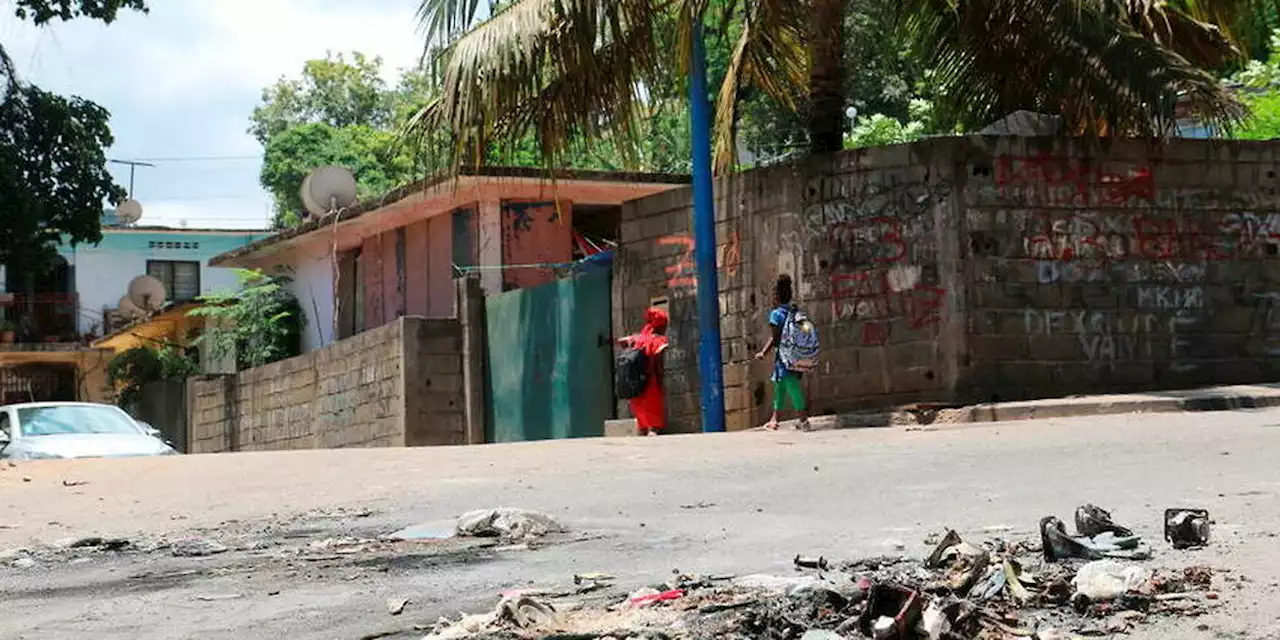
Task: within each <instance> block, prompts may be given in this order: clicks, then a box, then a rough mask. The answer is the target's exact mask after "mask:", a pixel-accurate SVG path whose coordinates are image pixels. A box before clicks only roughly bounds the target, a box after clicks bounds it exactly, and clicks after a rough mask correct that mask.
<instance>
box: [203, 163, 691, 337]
mask: <svg viewBox="0 0 1280 640" xmlns="http://www.w3.org/2000/svg"><path fill="white" fill-rule="evenodd" d="M687 183H688V178H687V177H686V176H674V175H658V174H627V173H606V172H584V171H574V172H557V173H555V174H554V175H549V174H548V173H547V172H546V171H543V170H537V169H520V168H503V167H482V168H476V169H467V170H464V171H462V173H461V174H460V175H458V176H457V177H453V176H441V177H435V178H430V179H427V180H424V181H422V182H418V183H415V184H412V185H409V186H406V187H403V188H400V189H397V190H395V191H392V192H391V193H388V194H386V195H385V196H383V197H382V198H378V199H376V200H372V201H367V202H361V203H359V204H357V205H356V206H355V207H352V208H350V209H347V210H344V211H341V212H339V213H338V214H337V215H330V216H326V217H323V218H319V219H313V220H310V221H308V222H306V223H304V224H302V225H300V226H298V227H295V228H292V229H288V230H285V231H281V232H279V233H277V234H275V235H273V236H270V237H268V238H265V239H263V240H259V241H257V242H254V243H253V244H250V245H248V246H245V247H244V248H241V249H237V250H235V251H231V252H228V253H224V254H222V255H220V256H217V257H215V258H213V259H212V260H210V264H211V265H213V266H219V267H241V268H253V269H263V270H265V271H268V272H274V271H278V270H285V271H289V272H291V275H292V277H293V278H294V285H293V286H294V293H295V294H296V295H297V297H298V300H299V301H300V302H301V304H302V308H303V310H304V312H305V313H306V314H307V328H306V331H305V334H304V336H303V348H304V350H305V351H312V350H315V349H318V348H321V347H324V346H326V345H328V344H330V343H332V342H334V341H336V340H340V339H342V338H345V337H349V336H351V335H355V334H356V333H359V332H361V331H364V330H366V329H371V328H373V327H377V326H380V325H383V324H386V323H388V322H391V321H393V320H395V319H396V318H399V317H401V316H405V315H417V316H427V317H447V316H451V315H453V311H454V309H453V307H454V291H455V289H454V283H453V281H454V279H455V277H456V276H457V275H458V274H459V273H460V271H459V268H461V269H463V270H474V271H478V272H479V273H480V277H481V282H482V283H483V286H484V289H485V292H486V293H487V294H489V295H493V294H495V293H500V292H502V291H509V290H511V289H518V288H523V287H531V286H537V285H540V284H544V283H547V282H550V281H552V280H553V279H555V277H556V269H555V265H560V264H564V263H569V262H572V261H573V260H574V259H576V258H577V257H580V255H579V254H578V253H577V246H578V245H577V243H576V242H575V238H580V237H594V238H600V239H604V240H610V241H616V240H617V238H618V224H619V220H620V217H621V205H622V203H623V202H626V201H628V200H633V199H636V198H641V197H644V196H649V195H653V194H656V193H661V192H663V191H668V190H671V189H675V188H679V187H681V186H683V185H686V184H687ZM335 317H336V322H335Z"/></svg>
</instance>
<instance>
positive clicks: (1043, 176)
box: [995, 153, 1155, 206]
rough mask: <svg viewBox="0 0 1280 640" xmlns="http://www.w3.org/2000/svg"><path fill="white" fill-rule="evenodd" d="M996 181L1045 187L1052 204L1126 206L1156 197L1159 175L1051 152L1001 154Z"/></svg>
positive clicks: (1004, 184)
mask: <svg viewBox="0 0 1280 640" xmlns="http://www.w3.org/2000/svg"><path fill="white" fill-rule="evenodd" d="M995 180H996V185H997V186H999V187H1001V190H1002V191H1004V190H1005V189H1009V188H1011V189H1019V188H1025V187H1031V188H1036V189H1043V190H1044V191H1045V195H1046V196H1047V198H1048V203H1047V204H1050V205H1055V206H1061V205H1090V204H1103V205H1113V206H1122V205H1126V204H1128V203H1129V202H1131V201H1133V200H1146V201H1151V200H1154V199H1155V176H1154V175H1153V174H1152V172H1151V168H1150V167H1145V166H1144V167H1135V168H1133V169H1130V170H1129V171H1128V172H1126V173H1124V174H1119V173H1108V172H1105V171H1102V170H1101V169H1100V168H1099V167H1097V166H1096V165H1094V164H1093V163H1091V162H1088V161H1086V160H1079V159H1073V158H1063V157H1054V156H1050V155H1049V154H1048V153H1040V154H1038V155H1035V156H1000V157H999V158H997V159H996V176H995Z"/></svg>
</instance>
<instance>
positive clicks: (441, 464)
mask: <svg viewBox="0 0 1280 640" xmlns="http://www.w3.org/2000/svg"><path fill="white" fill-rule="evenodd" d="M1277 426H1280V411H1277V410H1262V411H1240V412H1230V413H1212V414H1181V415H1179V414H1164V415H1153V416H1145V417H1144V416H1112V417H1100V418H1089V419H1072V420H1055V421H1036V422H1025V423H1005V424H997V425H987V426H973V427H966V428H959V429H951V430H943V431H937V432H902V431H897V430H861V431H843V432H823V433H814V434H796V433H778V434H762V433H748V434H732V435H722V436H679V437H667V438H651V439H612V440H603V439H602V440H583V441H571V442H549V443H530V444H519V445H493V446H485V447H469V448H453V449H399V450H360V451H352V450H348V451H314V452H289V453H250V454H228V455H217V456H184V457H175V458H163V459H162V458H156V459H145V460H144V459H139V460H115V461H110V460H101V461H74V462H33V463H23V464H20V465H18V466H16V467H9V466H8V465H6V464H4V463H0V558H2V559H0V595H2V596H3V601H4V603H5V608H6V613H5V615H4V616H3V617H0V637H3V638H33V639H34V638H68V639H76V638H94V639H100V638H104V637H107V638H117V637H118V638H146V639H151V638H157V639H158V638H166V639H167V638H201V639H210V638H229V639H230V638H278V637H288V638H362V637H366V636H369V635H370V634H377V633H383V632H386V633H390V634H393V635H390V636H387V637H401V638H417V637H421V636H422V635H423V631H422V627H424V626H425V625H428V624H430V623H432V622H434V621H435V620H436V619H437V618H438V617H439V616H440V615H456V613H457V612H458V611H460V610H466V611H481V610H485V609H487V608H489V607H491V606H492V605H493V604H494V602H495V601H496V598H497V594H498V593H499V592H500V591H502V590H504V589H510V588H513V587H522V586H528V585H540V586H541V585H547V586H550V585H560V584H564V583H566V582H567V581H569V580H570V579H571V578H572V576H573V575H574V574H575V573H585V572H594V571H599V572H606V573H610V574H613V575H616V576H618V578H619V580H618V585H617V589H618V590H620V591H621V592H625V591H626V590H628V589H630V588H633V587H636V586H640V585H644V584H648V583H651V582H653V581H655V580H662V579H665V578H666V577H669V576H670V575H671V573H672V571H673V570H675V569H679V570H681V571H690V572H699V573H705V574H712V573H733V574H745V573H755V572H773V573H779V574H784V575H785V574H788V573H790V572H791V571H792V568H791V560H792V558H793V557H794V556H795V555H796V554H797V553H804V554H813V555H825V556H827V557H829V558H848V559H854V558H857V557H861V556H865V555H876V554H882V553H887V552H891V551H894V552H896V550H897V549H898V548H899V547H902V548H903V551H902V552H903V553H906V554H908V555H915V556H919V555H923V554H925V553H927V550H928V547H927V545H926V544H925V543H924V540H925V538H926V537H927V536H928V535H929V534H931V533H936V532H938V531H941V530H942V529H944V528H946V527H951V528H955V529H957V530H959V531H960V532H961V533H962V534H963V535H965V536H966V537H967V538H981V537H982V536H985V535H991V534H992V533H993V532H999V535H1001V536H1004V537H1011V536H1012V537H1017V536H1024V537H1031V536H1033V532H1034V529H1035V526H1036V523H1037V522H1038V520H1039V519H1040V517H1042V516H1044V515H1049V514H1056V515H1058V516H1060V517H1063V518H1064V519H1069V518H1070V515H1071V511H1072V510H1073V509H1074V508H1075V507H1076V506H1077V505H1079V504H1083V503H1086V502H1092V503H1096V504H1099V505H1102V506H1104V507H1107V508H1109V509H1110V510H1111V511H1112V512H1113V513H1114V514H1115V517H1116V518H1117V520H1119V521H1121V522H1124V523H1126V524H1129V525H1131V526H1132V527H1133V528H1134V529H1135V530H1137V531H1138V532H1139V533H1141V534H1143V535H1144V536H1146V537H1147V539H1148V540H1149V541H1151V542H1152V543H1153V545H1154V546H1155V548H1156V551H1157V555H1156V559H1155V563H1157V564H1159V563H1165V564H1169V565H1171V566H1174V565H1185V564H1190V563H1203V564H1209V565H1211V566H1214V567H1215V568H1217V569H1219V570H1220V571H1221V570H1225V572H1220V574H1219V575H1220V576H1223V577H1225V578H1226V580H1225V581H1224V582H1222V583H1221V584H1219V585H1217V587H1218V588H1221V589H1222V606H1221V608H1220V609H1219V610H1218V611H1216V612H1215V613H1212V614H1211V615H1208V616H1204V617H1201V618H1196V619H1194V620H1167V621H1164V622H1161V623H1158V624H1155V625H1152V626H1147V627H1143V628H1141V629H1139V630H1137V631H1135V632H1134V633H1133V634H1132V635H1131V636H1130V637H1133V638H1153V639H1154V638H1275V637H1280V617H1278V616H1277V615H1276V614H1275V613H1274V611H1275V610H1277V605H1280V547H1278V546H1277V544H1276V542H1277V541H1276V536H1277V535H1278V534H1280V510H1278V509H1276V507H1277V500H1276V496H1277V494H1278V492H1280V477H1278V476H1277V475H1276V473H1275V464H1274V456H1273V454H1272V453H1271V452H1273V451H1275V450H1277V445H1280V429H1277V428H1276V427H1277ZM495 506H514V507H523V508H528V509H537V510H541V511H544V512H546V513H549V514H552V515H554V516H556V517H557V518H559V519H561V520H562V521H563V522H564V523H566V524H567V525H569V527H570V528H571V532H570V533H568V534H566V535H565V536H563V537H560V538H557V539H555V540H552V541H551V542H550V544H548V545H546V546H545V547H541V548H533V549H525V548H502V547H495V546H492V545H491V544H488V543H477V542H466V541H451V542H446V543H431V544H414V543H389V542H384V541H379V540H378V538H379V537H380V536H383V535H384V534H387V533H389V532H392V531H395V530H396V529H398V528H400V527H402V526H406V525H410V524H414V523H420V522H427V523H432V524H433V525H435V526H439V527H444V526H447V523H448V522H449V521H450V520H451V519H452V518H453V517H455V516H457V515H458V514H460V513H462V512H464V511H468V510H471V509H476V508H484V507H495ZM1171 506H1202V507H1205V508H1208V509H1210V510H1211V512H1212V513H1213V516H1214V519H1215V521H1216V523H1217V524H1216V526H1215V530H1214V534H1215V540H1214V543H1213V545H1212V546H1211V547H1210V548H1209V549H1206V550H1202V551H1190V552H1182V551H1173V550H1172V549H1170V548H1169V547H1168V546H1167V545H1166V544H1164V543H1162V542H1161V541H1160V528H1159V527H1160V514H1161V512H1162V511H1163V509H1164V508H1166V507H1171ZM86 536H99V537H104V538H122V539H124V540H125V541H127V542H128V543H129V545H128V547H126V548H123V549H121V550H114V551H110V550H103V549H101V548H100V547H86V548H73V549H65V548H63V547H66V546H67V545H69V544H70V543H72V542H73V541H76V540H80V539H83V538H85V537H86ZM121 544H124V543H123V542H122V543H121ZM174 544H176V545H178V546H179V547H183V546H184V545H185V546H186V547H192V548H196V547H199V546H200V545H202V544H209V545H221V546H223V547H226V549H227V550H226V551H225V552H222V553H216V554H213V555H207V556H197V557H187V556H182V557H179V556H175V555H174V553H173V548H174V547H173V546H167V545H174ZM1241 578H1243V579H1241ZM389 599H390V600H399V599H408V600H409V604H408V605H407V606H406V608H405V610H404V612H403V613H402V614H400V615H397V616H392V615H390V614H389V613H388V610H387V601H388V600H389Z"/></svg>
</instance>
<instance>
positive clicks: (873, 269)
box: [614, 137, 1280, 430]
mask: <svg viewBox="0 0 1280 640" xmlns="http://www.w3.org/2000/svg"><path fill="white" fill-rule="evenodd" d="M1274 146H1275V145H1271V144H1268V143H1243V142H1231V143H1225V142H1214V141H1199V140H1178V141H1173V142H1172V143H1170V144H1168V145H1164V146H1151V145H1148V144H1145V143H1141V142H1131V141H1120V142H1113V143H1110V144H1107V145H1105V146H1088V145H1086V144H1085V143H1083V142H1081V141H1069V140H1045V139H1026V138H999V137H971V138H946V139H937V140H930V141H925V142H920V143H916V144H912V145H901V146H895V147H886V148H879V149H873V150H865V151H850V152H845V153H842V154H838V155H836V156H834V157H827V158H823V159H810V160H806V161H804V162H803V163H802V164H796V165H787V166H780V167H774V168H769V169H764V170H757V171H751V172H746V173H744V174H740V175H737V176H733V177H731V178H726V179H723V180H721V181H720V182H719V184H718V185H717V242H718V244H719V245H720V246H719V247H718V262H719V273H720V281H721V282H720V304H721V311H722V319H721V330H722V333H723V335H722V338H723V347H722V356H723V360H724V363H725V367H726V369H725V378H726V389H725V394H726V396H725V401H726V409H727V412H728V423H729V426H730V428H746V427H750V426H753V425H755V424H759V423H760V422H761V421H762V420H764V419H765V417H766V416H767V413H768V411H767V406H768V403H769V401H770V396H769V393H770V392H769V389H768V386H767V384H766V382H765V381H766V380H767V379H768V373H769V364H768V363H752V362H751V360H750V354H751V353H753V352H754V351H755V350H756V349H758V348H759V346H760V345H761V344H762V343H763V341H764V340H765V339H766V338H767V336H768V329H767V325H766V322H767V314H768V310H769V308H770V306H771V297H772V285H773V281H774V279H775V278H776V276H777V275H778V274H779V273H788V274H791V275H792V276H793V277H794V278H795V280H796V282H797V292H796V293H797V300H798V302H800V303H801V304H802V305H803V306H804V307H805V308H806V310H808V311H809V313H810V314H811V315H812V316H813V317H814V318H815V320H816V321H817V323H818V326H819V331H820V335H821V337H822V344H823V352H824V356H823V361H824V362H823V364H822V367H821V369H820V371H818V372H817V373H816V375H812V376H810V377H809V380H808V386H809V390H810V393H811V399H812V404H813V406H814V409H815V410H817V411H819V412H838V411H846V410H854V409H860V408H867V407H875V406H888V405H895V404H905V403H915V402H940V403H958V402H972V401H979V400H991V399H1002V400H1004V399H1015V398H1034V397H1044V396H1051V395H1063V394H1070V393H1083V392H1093V391H1110V390H1121V389H1133V390H1138V389H1155V388H1173V387H1187V386H1195V385H1199V384H1208V383H1229V382H1232V383H1247V382H1257V381H1261V380H1271V379H1274V378H1275V375H1274V374H1273V373H1272V369H1274V368H1275V367H1276V365H1275V362H1276V361H1275V359H1274V358H1273V357H1272V352H1273V351H1274V352H1275V353H1277V354H1280V315H1276V316H1275V318H1274V319H1273V317H1272V316H1273V314H1272V312H1271V309H1272V305H1273V300H1275V299H1280V288H1278V287H1277V284H1278V280H1280V267H1278V266H1277V264H1278V262H1277V260H1278V257H1277V254H1278V253H1280V252H1278V251H1277V249H1280V195H1277V194H1278V192H1277V187H1278V186H1280V180H1277V178H1276V171H1277V170H1280V155H1276V156H1273V147H1274ZM691 209H692V206H691V196H690V193H689V191H688V190H682V191H678V192H672V193H667V194H663V195H659V196H654V197H650V198H646V199H644V200H639V201H635V202H632V203H629V204H628V205H627V206H626V207H625V208H624V211H623V224H622V234H621V235H622V248H621V250H620V252H619V256H618V262H617V271H616V273H617V276H616V283H617V285H616V291H615V304H614V307H615V314H614V315H615V325H616V326H615V329H616V330H617V331H618V332H619V333H624V332H628V331H634V330H635V327H634V326H633V325H634V324H636V323H638V322H639V319H640V318H641V314H642V312H643V309H644V307H646V306H648V305H650V304H653V303H655V302H659V303H660V302H663V301H666V303H667V304H668V305H669V307H670V311H671V316H672V327H671V339H672V348H671V350H670V355H669V356H668V363H667V366H668V371H669V373H670V380H669V388H668V401H669V407H670V408H669V413H670V417H671V420H672V423H673V426H674V427H675V428H676V429H677V430H693V429H696V428H697V427H698V422H699V421H698V393H697V363H696V353H697V331H696V321H697V319H696V313H695V305H694V297H693V296H694V293H695V285H694V279H693V275H694V270H693V253H692V249H693V242H692V239H691V235H690V228H691V227H690V221H691V214H692V211H691ZM1273 333H1274V334H1275V335H1276V337H1275V338H1274V339H1273V338H1271V334H1273ZM1273 340H1274V342H1273Z"/></svg>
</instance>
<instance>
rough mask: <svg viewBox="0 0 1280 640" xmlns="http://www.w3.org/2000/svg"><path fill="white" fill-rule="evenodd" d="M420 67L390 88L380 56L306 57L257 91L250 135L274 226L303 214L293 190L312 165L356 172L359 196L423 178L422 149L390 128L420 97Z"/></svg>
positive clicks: (426, 164)
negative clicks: (296, 70) (260, 152)
mask: <svg viewBox="0 0 1280 640" xmlns="http://www.w3.org/2000/svg"><path fill="white" fill-rule="evenodd" d="M427 87H428V83H427V81H426V74H425V73H424V72H423V71H422V70H410V71H407V72H405V73H404V74H403V75H402V77H401V79H400V82H399V84H398V85H397V86H395V87H388V86H387V85H386V83H385V82H384V81H383V80H382V59H380V58H370V57H368V56H365V55H364V54H361V53H358V52H357V53H353V54H351V57H350V59H348V58H347V57H345V56H343V55H341V54H339V55H332V54H331V55H329V56H327V57H325V58H324V59H323V60H310V61H308V62H307V63H306V64H304V65H303V69H302V75H301V76H300V77H299V78H296V79H289V78H282V79H281V80H280V81H278V82H276V83H275V84H274V85H272V86H270V87H268V88H266V89H265V90H264V91H263V92H262V103H261V104H260V105H259V106H258V107H257V108H256V109H254V112H253V116H252V117H251V118H250V122H251V126H250V127H249V133H251V134H253V136H254V137H255V138H257V139H258V142H260V143H262V147H263V149H264V158H263V164H262V172H261V176H260V181H261V183H262V186H263V188H265V189H266V190H267V191H269V192H270V193H271V195H272V198H273V200H274V208H275V226H276V227H277V228H280V227H288V226H291V225H295V224H297V223H298V222H300V221H301V219H302V214H303V207H302V202H301V200H300V198H299V196H298V190H299V187H300V186H301V184H302V180H303V178H305V177H306V176H307V173H309V172H310V171H311V170H312V169H314V168H316V167H319V166H322V165H326V164H336V165H339V166H343V167H346V168H348V169H350V170H351V171H352V173H353V174H355V176H356V184H357V187H358V189H359V194H360V196H361V197H365V198H367V197H371V196H378V195H381V194H383V193H385V192H387V191H390V190H391V189H393V188H395V187H397V186H400V185H402V184H405V183H407V182H412V181H413V180H415V179H417V178H420V177H422V175H423V174H424V173H426V172H427V171H429V170H432V169H436V168H439V165H438V164H437V165H433V163H432V161H431V158H430V156H429V155H422V154H415V153H410V152H409V149H407V148H405V147H403V146H402V145H400V144H398V141H397V138H396V134H395V131H396V128H397V127H398V126H399V124H400V123H402V122H404V120H405V119H406V118H407V117H408V116H409V114H411V113H412V112H413V109H414V108H415V107H417V106H419V105H421V104H422V103H424V102H425V101H426V99H427V95H426V91H427Z"/></svg>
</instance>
